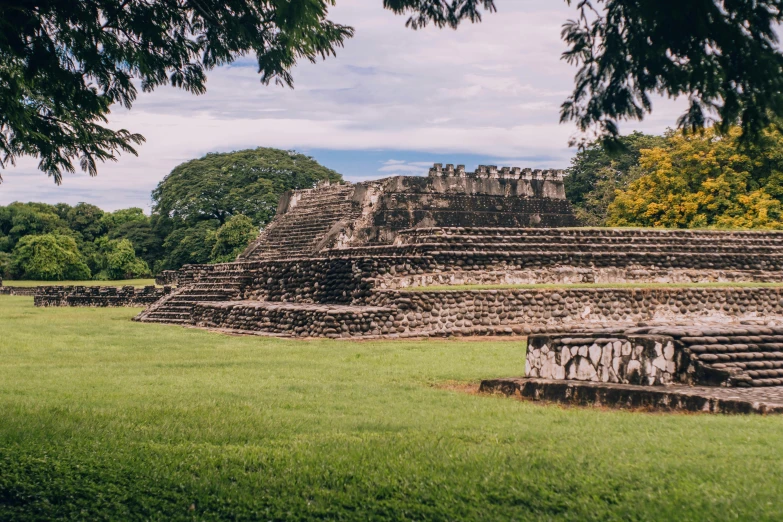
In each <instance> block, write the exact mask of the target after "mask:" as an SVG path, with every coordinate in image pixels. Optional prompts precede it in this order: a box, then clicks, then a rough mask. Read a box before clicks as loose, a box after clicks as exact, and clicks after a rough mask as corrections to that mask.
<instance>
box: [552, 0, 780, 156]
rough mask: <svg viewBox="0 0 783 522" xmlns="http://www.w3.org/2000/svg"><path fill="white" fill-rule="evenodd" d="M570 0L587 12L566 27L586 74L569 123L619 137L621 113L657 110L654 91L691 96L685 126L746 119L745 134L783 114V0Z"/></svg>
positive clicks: (572, 56) (565, 111) (581, 74)
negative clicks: (782, 32) (781, 33)
mask: <svg viewBox="0 0 783 522" xmlns="http://www.w3.org/2000/svg"><path fill="white" fill-rule="evenodd" d="M567 1H568V3H569V4H571V3H574V4H576V6H577V10H578V13H579V16H578V17H577V18H575V19H574V20H571V21H569V22H568V23H566V24H565V25H564V27H563V32H562V36H563V39H564V40H565V42H566V43H567V44H568V46H569V49H568V51H566V53H564V55H563V56H564V58H565V59H566V60H567V61H568V62H569V63H572V64H575V65H578V66H579V71H578V73H577V75H576V78H575V88H574V92H573V94H572V95H571V96H570V98H569V99H568V100H567V101H566V102H565V103H564V104H563V106H562V108H561V119H562V120H563V121H568V120H574V121H576V122H577V125H578V127H579V128H580V129H582V130H588V129H590V128H593V127H598V129H599V131H600V132H601V133H602V134H603V135H604V136H606V137H609V138H610V139H615V138H616V137H617V135H618V129H617V122H618V120H622V119H635V120H641V119H642V118H643V117H644V115H645V114H646V113H649V112H650V111H651V110H652V103H651V101H650V95H651V94H664V95H668V96H687V97H688V99H689V107H688V110H687V111H686V112H685V114H683V115H682V116H681V117H680V119H679V121H678V125H679V126H680V127H682V128H684V129H688V130H699V129H702V128H704V127H705V125H709V124H710V121H711V119H712V118H717V120H718V121H719V127H718V129H717V130H719V131H721V132H726V131H728V129H729V127H730V126H731V125H733V124H735V123H736V122H739V123H740V126H741V128H742V136H743V139H744V140H746V141H747V140H749V139H751V140H752V139H755V138H756V137H758V136H760V134H761V132H762V130H763V129H764V128H766V127H767V126H768V125H769V124H770V123H772V122H773V121H774V118H776V117H778V118H779V117H780V116H783V54H781V52H780V47H779V45H778V43H779V42H778V36H777V33H776V32H775V30H776V28H777V27H778V26H779V24H780V22H781V21H783V2H781V1H780V0H732V1H725V0H578V1H572V0H567Z"/></svg>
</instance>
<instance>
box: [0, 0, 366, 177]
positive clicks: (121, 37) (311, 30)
mask: <svg viewBox="0 0 783 522" xmlns="http://www.w3.org/2000/svg"><path fill="white" fill-rule="evenodd" d="M332 4H333V0H294V1H286V2H279V1H274V0H229V1H227V2H217V1H215V0H190V1H180V0H157V1H155V2H146V1H143V0H121V1H119V0H65V1H58V2H27V1H24V0H10V1H7V2H3V3H0V154H1V155H2V156H0V161H2V162H4V163H5V162H13V161H14V159H15V158H17V157H19V156H25V155H29V156H38V157H39V158H40V164H39V167H40V168H41V170H43V171H45V172H47V173H48V174H49V175H50V176H52V177H54V180H55V182H56V183H58V184H59V183H60V182H61V180H62V177H61V176H62V174H61V173H62V172H63V171H66V172H73V171H74V165H73V160H74V159H78V160H79V162H80V165H81V168H82V169H83V170H85V171H87V172H89V173H90V174H91V175H95V173H96V169H97V165H96V162H97V161H106V160H114V159H115V158H116V156H115V153H116V152H129V153H134V154H135V150H134V145H137V144H139V143H141V142H142V141H143V137H142V136H140V135H138V134H133V133H131V132H129V131H127V130H119V131H113V130H111V129H109V128H107V127H106V126H104V123H105V122H106V115H107V114H108V113H109V110H110V107H111V105H112V104H113V103H118V104H120V105H122V106H124V107H127V108H130V107H131V105H132V104H133V101H134V100H135V99H136V96H137V83H136V82H134V80H137V81H138V82H139V84H140V87H141V89H142V90H143V91H151V90H153V89H155V88H156V87H158V86H160V85H164V84H171V85H173V86H175V87H181V88H183V89H185V90H187V91H190V92H193V93H195V94H200V93H203V92H204V91H205V89H206V87H205V83H206V71H208V70H210V69H212V68H214V67H216V66H219V65H223V64H227V63H231V62H232V61H234V60H235V59H236V58H238V57H240V56H242V55H245V54H250V53H252V54H255V56H256V60H257V62H258V70H259V73H260V75H261V81H262V82H263V83H269V82H270V81H277V82H280V83H282V84H287V85H292V83H293V79H292V76H291V74H290V69H291V68H292V67H293V66H294V65H295V63H296V61H297V60H299V59H306V60H310V61H315V60H316V58H318V57H323V58H325V57H326V56H328V55H332V54H334V53H335V49H336V48H337V47H339V46H341V45H342V44H343V42H344V40H345V39H346V38H349V37H350V36H352V35H353V29H352V28H350V27H346V26H343V25H339V24H335V23H333V22H331V21H329V20H327V19H326V15H327V9H328V7H329V6H330V5H332Z"/></svg>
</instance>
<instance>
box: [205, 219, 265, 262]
mask: <svg viewBox="0 0 783 522" xmlns="http://www.w3.org/2000/svg"><path fill="white" fill-rule="evenodd" d="M256 236H258V227H256V226H255V225H254V224H253V222H252V221H251V220H250V218H249V217H247V216H243V215H242V214H237V215H236V216H232V217H231V219H229V220H228V221H226V223H225V224H224V225H223V226H221V227H220V228H219V229H217V232H215V244H214V246H213V247H212V256H211V259H212V261H213V262H215V263H228V262H231V261H234V260H235V259H236V258H237V256H238V255H239V254H241V253H242V251H243V250H244V249H245V248H247V245H249V244H250V242H251V241H253V240H254V239H255V238H256Z"/></svg>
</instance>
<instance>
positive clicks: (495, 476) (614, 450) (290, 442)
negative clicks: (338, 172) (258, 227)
mask: <svg viewBox="0 0 783 522" xmlns="http://www.w3.org/2000/svg"><path fill="white" fill-rule="evenodd" d="M137 311H138V310H133V309H85V308H46V309H35V308H34V307H33V306H32V299H30V298H22V297H5V296H0V520H3V521H6V520H51V519H58V518H61V519H74V520H131V519H145V520H147V519H154V520H172V519H173V520H176V519H183V520H184V519H198V520H216V519H229V520H240V519H245V520H306V519H337V520H404V519H410V520H509V519H514V520H531V519H546V520H549V519H563V520H612V519H614V520H621V519H622V520H780V519H783V502H782V501H781V498H783V417H777V416H770V417H760V416H709V415H668V414H646V413H632V412H619V411H602V410H597V409H580V408H572V409H564V408H560V407H558V406H551V405H550V406H543V405H540V404H535V403H525V402H521V401H517V400H514V399H507V398H503V397H488V396H478V395H470V394H467V393H463V392H461V391H456V390H454V389H449V388H448V385H452V386H451V387H452V388H455V387H457V388H458V386H454V384H455V383H475V382H477V381H478V380H479V379H481V378H483V377H499V376H511V375H520V374H521V373H522V371H523V367H522V361H523V353H524V351H523V346H522V344H521V342H519V341H501V340H483V341H468V340H456V341H455V340H437V341H435V340H431V341H393V342H392V341H388V342H382V341H373V342H348V341H329V340H323V341H308V342H303V341H288V340H279V339H266V338H259V337H229V336H226V335H221V334H216V333H211V332H205V331H200V330H189V329H183V328H179V327H174V326H161V325H151V324H137V323H132V322H130V320H129V319H130V318H131V317H132V316H133V315H134V314H135V313H137ZM444 385H445V386H446V387H445V388H444Z"/></svg>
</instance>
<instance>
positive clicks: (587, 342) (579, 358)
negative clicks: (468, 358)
mask: <svg viewBox="0 0 783 522" xmlns="http://www.w3.org/2000/svg"><path fill="white" fill-rule="evenodd" d="M525 376H526V377H525V378H519V379H494V380H488V381H484V382H483V383H482V389H483V390H484V391H498V392H501V393H504V394H506V395H514V394H518V395H520V396H522V397H529V398H533V399H539V400H540V399H547V400H553V401H560V402H570V403H577V404H591V403H592V404H596V403H597V404H604V405H609V406H631V407H657V408H667V409H688V410H695V411H711V412H726V411H729V412H742V413H750V412H757V413H771V412H783V326H779V325H778V326H765V325H763V324H744V325H725V324H722V323H716V324H714V325H713V326H708V325H700V326H668V325H667V326H658V327H637V328H609V329H592V330H590V329H587V330H581V329H575V330H572V331H570V332H568V333H566V334H562V333H561V334H555V335H534V336H531V337H530V338H529V340H528V349H527V356H526V361H525ZM760 388H763V389H765V390H764V391H757V390H758V389H760ZM727 389H732V390H731V391H725V390H727Z"/></svg>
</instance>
